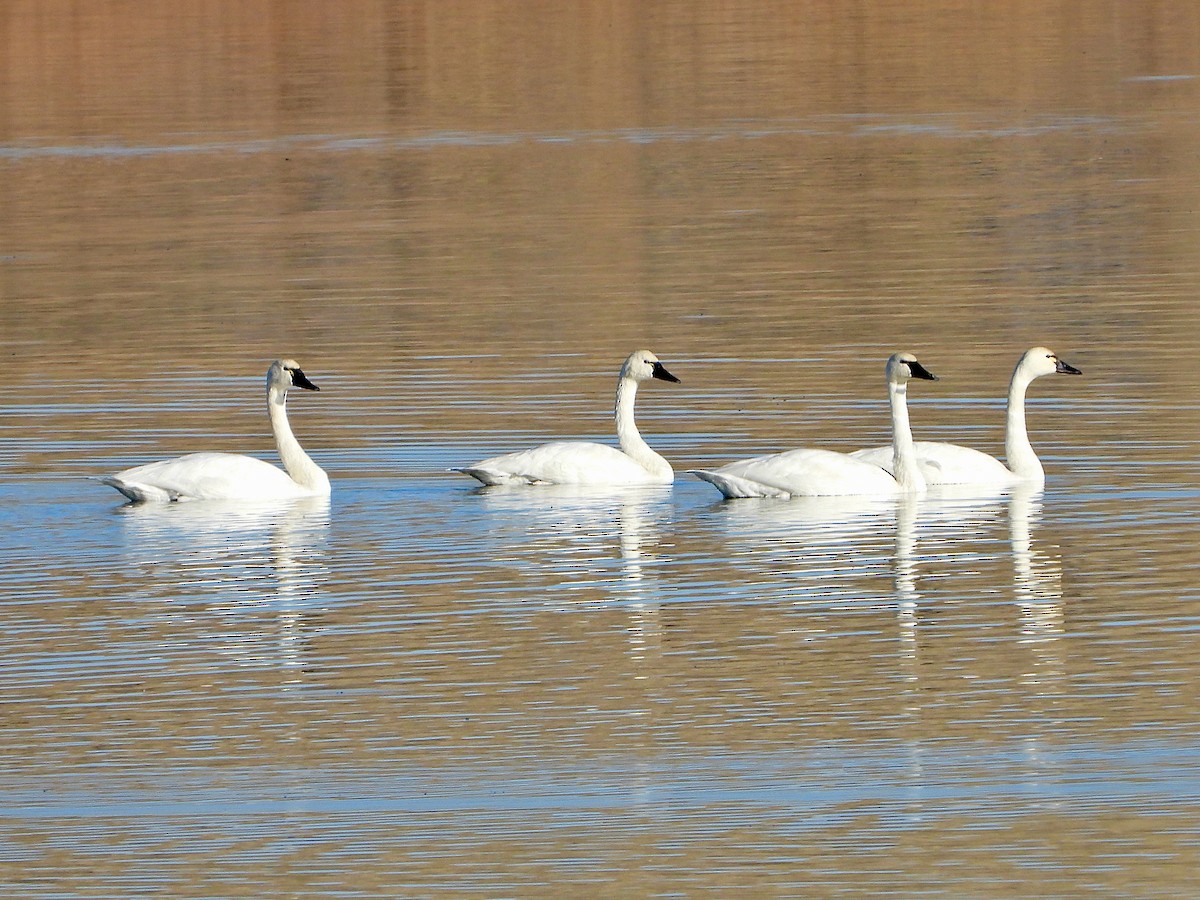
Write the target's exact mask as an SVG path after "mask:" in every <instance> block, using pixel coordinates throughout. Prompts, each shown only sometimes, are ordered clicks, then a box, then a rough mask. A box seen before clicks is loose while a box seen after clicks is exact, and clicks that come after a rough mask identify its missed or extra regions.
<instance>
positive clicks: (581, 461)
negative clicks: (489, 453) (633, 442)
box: [454, 441, 673, 485]
mask: <svg viewBox="0 0 1200 900" xmlns="http://www.w3.org/2000/svg"><path fill="white" fill-rule="evenodd" d="M454 471H456V472H462V473H463V474H464V475H470V476H471V477H472V478H475V479H478V480H479V481H481V482H483V483H484V484H593V485H623V484H655V483H664V484H665V483H669V482H670V481H671V480H672V478H673V473H672V476H671V477H669V478H665V479H663V478H656V477H655V476H653V475H651V474H650V473H649V472H648V471H646V469H645V468H643V467H642V466H640V465H638V463H636V462H634V461H633V460H632V459H630V458H629V457H628V456H626V455H625V454H624V453H622V452H621V451H620V450H618V449H617V448H616V447H610V446H608V445H607V444H593V443H589V442H586V441H555V442H553V443H549V444H542V445H541V446H540V447H533V448H532V449H530V450H521V451H518V452H517V453H507V454H505V455H503V456H493V457H492V458H490V459H485V460H483V461H482V462H478V463H476V464H475V465H473V466H463V467H462V468H459V469H455V470H454Z"/></svg>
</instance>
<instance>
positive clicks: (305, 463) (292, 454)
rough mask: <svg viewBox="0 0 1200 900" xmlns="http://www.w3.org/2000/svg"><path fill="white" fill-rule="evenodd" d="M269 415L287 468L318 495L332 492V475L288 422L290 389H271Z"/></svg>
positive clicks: (303, 485) (280, 457) (306, 487)
mask: <svg viewBox="0 0 1200 900" xmlns="http://www.w3.org/2000/svg"><path fill="white" fill-rule="evenodd" d="M267 414H268V415H269V416H270V417H271V432H272V433H273V434H274V435H275V447H276V449H277V450H278V451H279V459H280V461H281V462H282V463H283V468H284V469H285V470H286V471H287V473H288V475H290V476H291V478H292V481H294V482H296V484H298V485H299V486H300V487H302V488H304V489H306V490H308V491H311V492H313V493H314V494H328V493H329V476H327V475H326V474H325V472H324V471H323V470H322V469H321V467H320V466H318V465H317V464H316V463H315V462H313V461H312V458H311V457H310V456H309V455H308V454H307V453H305V452H304V448H303V447H301V446H300V442H299V441H297V440H296V436H295V435H294V434H292V426H291V425H290V424H289V423H288V415H287V391H286V390H279V389H278V388H275V387H272V388H270V389H269V390H268V391H267Z"/></svg>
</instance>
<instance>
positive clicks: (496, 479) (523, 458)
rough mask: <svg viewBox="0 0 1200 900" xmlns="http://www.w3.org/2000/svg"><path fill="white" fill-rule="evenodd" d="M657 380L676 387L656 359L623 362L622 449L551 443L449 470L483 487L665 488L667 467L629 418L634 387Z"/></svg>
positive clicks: (644, 356)
mask: <svg viewBox="0 0 1200 900" xmlns="http://www.w3.org/2000/svg"><path fill="white" fill-rule="evenodd" d="M652 378H657V379H659V380H661V381H673V382H678V381H679V379H678V378H676V377H675V376H674V375H672V374H671V373H670V372H668V371H667V370H666V368H665V367H664V366H663V364H662V363H661V362H659V360H658V357H657V356H655V355H654V354H653V353H651V352H650V351H649V350H638V351H637V352H636V353H633V354H631V355H630V356H629V358H628V359H626V360H625V364H624V365H623V366H621V374H620V377H619V378H618V379H617V402H616V410H615V413H616V420H617V441H618V443H619V444H620V446H621V449H620V450H618V449H617V448H616V447H610V446H608V445H607V444H595V443H591V442H587V441H554V442H552V443H549V444H542V445H541V446H539V447H534V448H532V449H530V450H521V451H518V452H516V453H507V454H505V455H503V456H493V457H491V458H490V459H485V460H483V461H482V462H477V463H475V464H474V465H473V466H463V467H462V468H456V469H454V470H453V471H455V472H462V473H463V474H464V475H470V476H471V477H472V478H476V479H478V480H479V481H481V482H483V483H484V484H489V485H490V484H585V485H629V484H670V483H671V482H672V481H673V480H674V478H675V473H674V471H672V469H671V464H670V463H668V462H667V461H666V460H665V459H663V458H662V457H661V456H659V455H658V454H657V453H655V452H654V451H653V450H652V449H651V448H650V446H649V445H648V444H647V443H646V442H645V441H644V440H643V439H642V436H641V434H640V433H639V432H638V429H637V424H636V423H635V422H634V418H633V407H634V399H635V397H636V396H637V388H638V384H640V383H641V382H643V381H649V380H650V379H652Z"/></svg>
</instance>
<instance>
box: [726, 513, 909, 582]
mask: <svg viewBox="0 0 1200 900" xmlns="http://www.w3.org/2000/svg"><path fill="white" fill-rule="evenodd" d="M901 502H902V501H901V499H900V498H898V497H878V496H843V497H799V498H795V499H792V500H787V501H782V502H781V501H779V500H772V499H746V500H737V501H733V502H725V503H721V504H720V505H719V506H716V507H713V513H714V515H715V516H716V518H717V521H718V522H719V523H720V524H721V525H722V526H723V528H724V530H725V540H726V544H727V547H728V551H729V553H730V554H731V555H736V556H738V557H739V558H740V559H741V560H742V562H743V563H748V564H750V565H751V566H752V567H753V570H754V576H753V578H752V579H751V580H748V581H744V583H743V584H742V585H740V586H739V587H738V590H739V591H744V592H751V596H750V597H748V598H747V599H751V600H753V599H758V598H760V597H762V596H763V595H769V594H771V593H774V592H775V591H779V592H780V593H781V594H783V595H784V597H785V598H786V599H788V600H790V601H791V602H793V603H796V604H808V603H814V602H815V603H821V604H826V603H830V602H833V603H834V604H837V603H838V602H839V601H848V600H849V601H854V602H855V604H856V605H858V604H861V602H862V601H863V600H871V599H875V600H876V601H877V602H879V598H878V590H877V586H876V585H877V583H876V581H875V579H876V578H877V576H878V575H879V574H881V573H887V572H890V571H891V557H892V544H893V534H894V530H895V525H896V516H897V509H898V507H899V505H900V504H901Z"/></svg>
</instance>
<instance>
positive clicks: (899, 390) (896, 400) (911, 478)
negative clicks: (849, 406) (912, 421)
mask: <svg viewBox="0 0 1200 900" xmlns="http://www.w3.org/2000/svg"><path fill="white" fill-rule="evenodd" d="M888 399H889V401H890V402H891V405H892V454H893V463H892V465H893V474H894V475H895V477H896V484H897V485H899V487H900V489H901V490H902V491H923V490H925V487H926V485H925V476H924V475H923V474H922V473H921V467H920V465H919V464H918V462H917V452H916V448H915V447H914V446H913V438H912V428H911V427H910V426H909V424H908V385H907V384H903V383H901V384H897V383H893V382H889V383H888Z"/></svg>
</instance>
